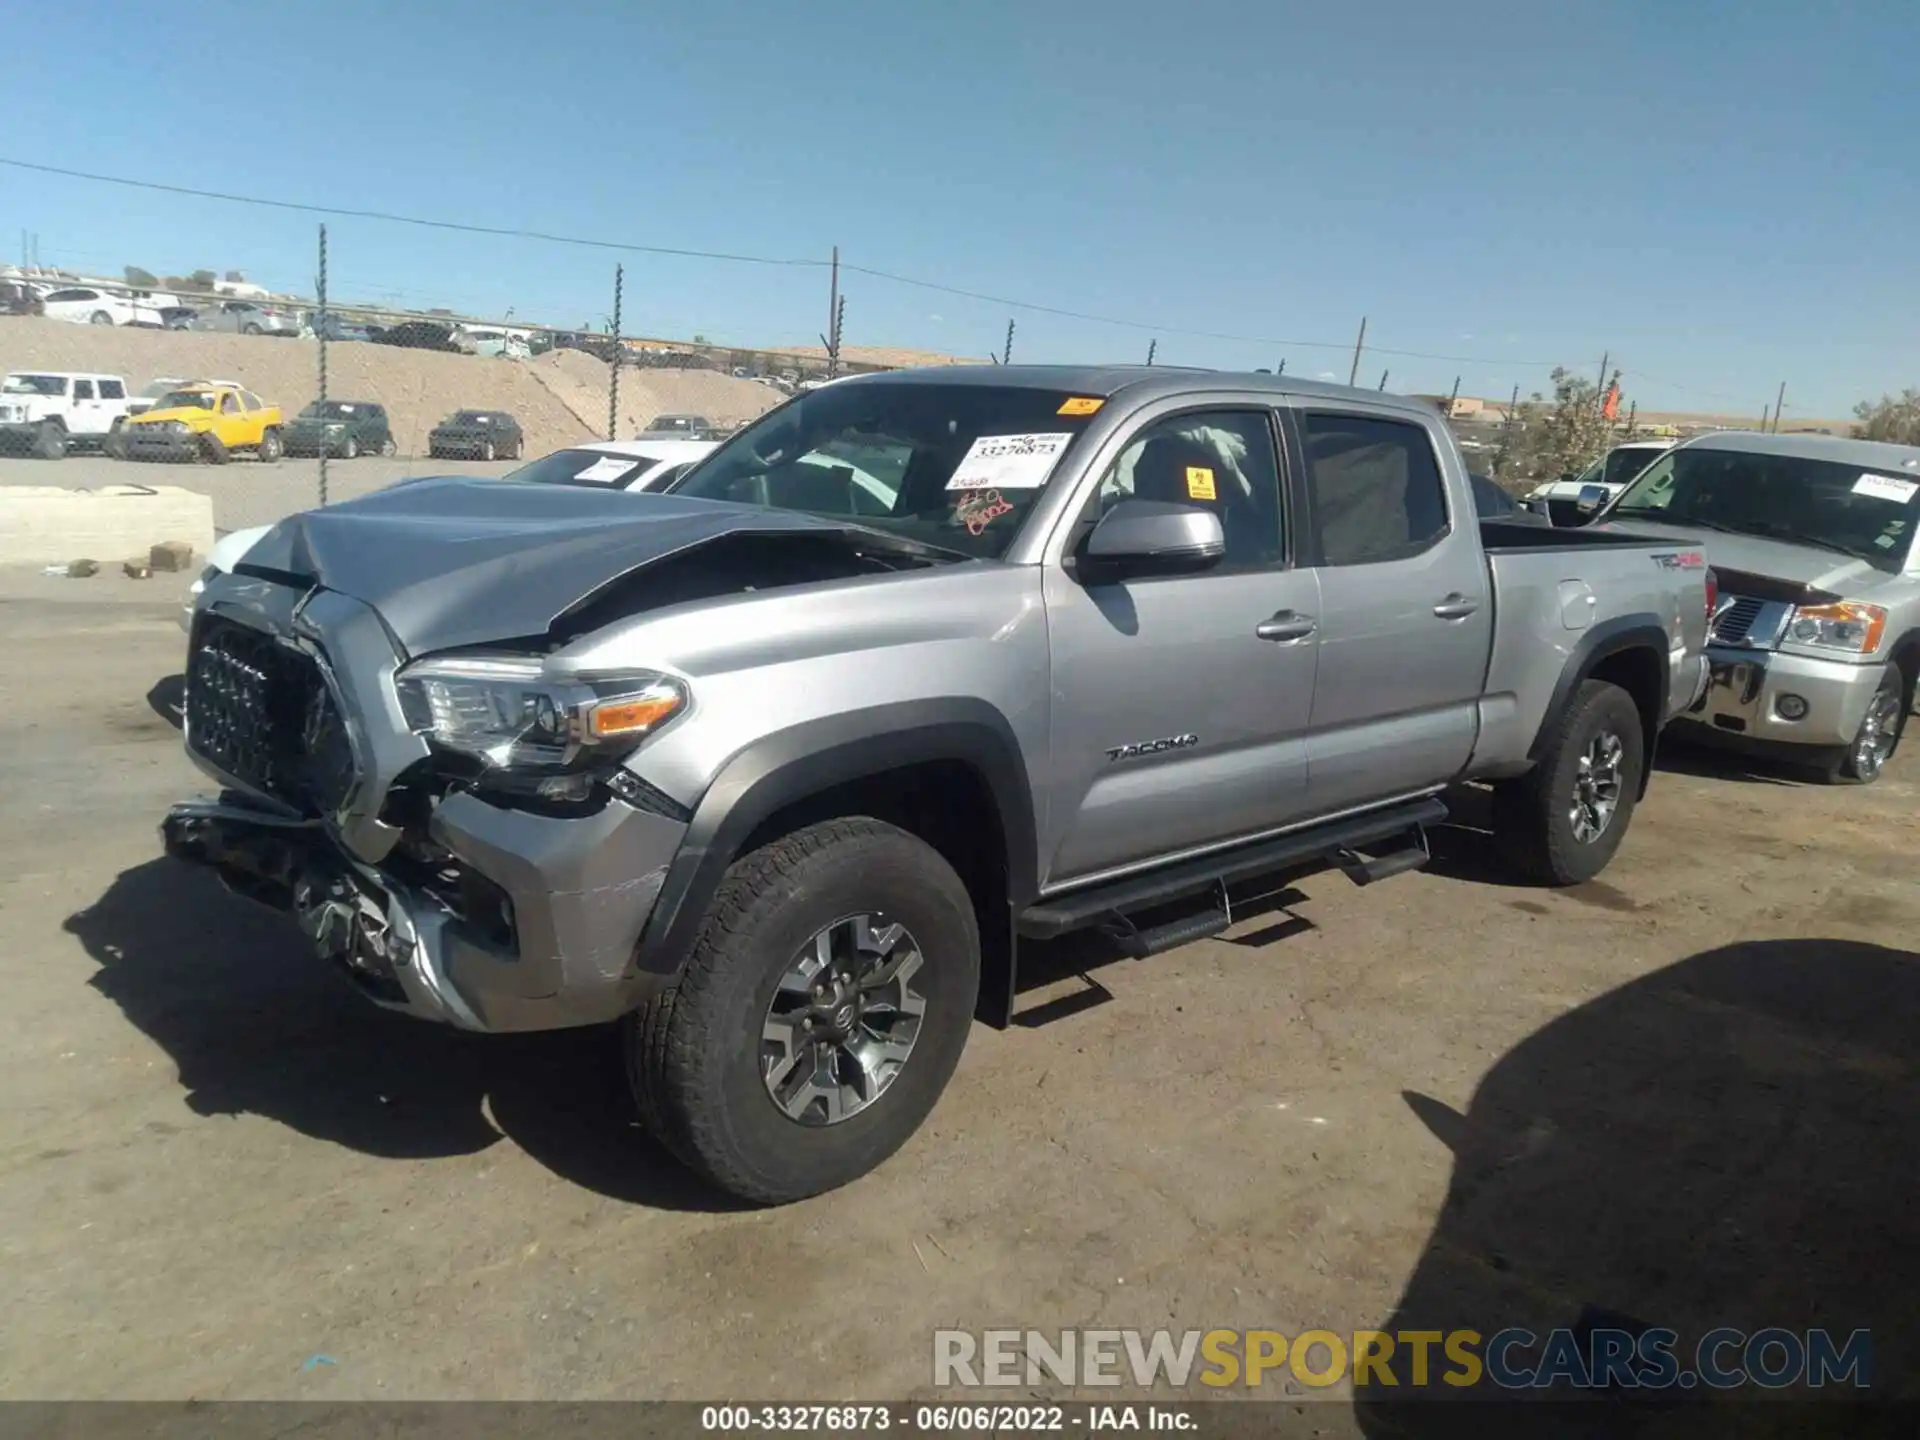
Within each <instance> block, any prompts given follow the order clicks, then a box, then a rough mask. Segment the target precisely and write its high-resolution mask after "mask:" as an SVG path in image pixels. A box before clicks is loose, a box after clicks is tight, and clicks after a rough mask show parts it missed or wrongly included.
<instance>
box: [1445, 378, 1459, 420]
mask: <svg viewBox="0 0 1920 1440" xmlns="http://www.w3.org/2000/svg"><path fill="white" fill-rule="evenodd" d="M1459 403H1460V377H1459V376H1458V375H1456V376H1454V377H1453V393H1452V394H1451V395H1449V396H1447V418H1448V419H1449V420H1451V419H1452V418H1453V407H1454V406H1455V405H1457V404H1459Z"/></svg>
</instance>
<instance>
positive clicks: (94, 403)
mask: <svg viewBox="0 0 1920 1440" xmlns="http://www.w3.org/2000/svg"><path fill="white" fill-rule="evenodd" d="M127 406H128V399H127V382H126V381H125V380H124V379H122V378H121V377H120V376H118V375H84V374H73V373H69V372H65V371H56V370H18V371H14V372H12V373H11V374H9V375H8V376H7V378H6V379H5V380H4V381H0V445H4V446H5V447H6V448H7V449H10V450H22V449H24V450H27V451H30V452H31V453H33V454H35V455H38V456H39V457H40V458H41V459H43V460H58V459H60V458H62V457H63V456H64V455H65V454H66V453H67V450H68V449H69V448H70V447H71V446H74V445H85V446H89V447H93V446H104V445H105V443H106V440H107V436H108V434H109V433H110V432H111V431H112V430H113V428H114V426H115V425H116V424H117V423H118V422H120V421H121V420H124V419H125V418H126V415H127Z"/></svg>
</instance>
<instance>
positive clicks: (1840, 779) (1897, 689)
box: [1819, 665, 1913, 785]
mask: <svg viewBox="0 0 1920 1440" xmlns="http://www.w3.org/2000/svg"><path fill="white" fill-rule="evenodd" d="M1889 690H1891V691H1892V692H1893V693H1894V694H1895V695H1896V696H1898V697H1899V704H1897V705H1896V706H1894V707H1893V711H1892V715H1893V744H1892V746H1891V747H1890V748H1889V749H1888V751H1887V754H1886V759H1885V760H1883V761H1882V762H1881V764H1880V768H1879V769H1876V770H1873V771H1871V773H1869V772H1868V771H1865V770H1862V769H1861V767H1860V765H1859V764H1858V763H1857V761H1856V759H1855V756H1854V750H1855V745H1856V744H1857V743H1858V742H1857V740H1856V742H1855V744H1849V745H1840V746H1836V747H1835V748H1834V749H1832V750H1830V751H1829V752H1827V754H1826V755H1824V756H1823V757H1821V763H1820V766H1819V769H1820V773H1821V776H1822V778H1823V779H1825V781H1826V782H1827V784H1829V785H1871V784H1873V783H1874V781H1876V780H1878V779H1879V778H1880V777H1881V776H1882V775H1884V774H1886V773H1887V771H1886V766H1887V764H1888V762H1890V761H1892V759H1893V757H1894V756H1895V755H1898V754H1899V753H1900V737H1901V736H1902V735H1903V734H1905V733H1906V728H1907V714H1908V712H1909V711H1910V710H1911V709H1912V708H1913V697H1912V695H1911V694H1910V692H1909V690H1908V687H1907V680H1906V676H1905V675H1903V674H1902V673H1901V672H1900V671H1899V670H1897V669H1896V668H1894V667H1893V666H1891V665H1889V666H1888V667H1887V673H1886V674H1884V675H1883V676H1881V677H1880V684H1879V686H1878V688H1877V689H1876V690H1875V692H1874V698H1875V699H1876V700H1878V699H1879V697H1880V695H1881V694H1882V693H1884V692H1886V691H1889ZM1861 723H1862V725H1863V726H1864V725H1865V721H1862V722H1861Z"/></svg>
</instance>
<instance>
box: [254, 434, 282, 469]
mask: <svg viewBox="0 0 1920 1440" xmlns="http://www.w3.org/2000/svg"><path fill="white" fill-rule="evenodd" d="M253 453H254V458H255V459H257V460H260V461H262V462H263V463H265V464H268V465H271V464H273V463H274V462H275V461H276V460H278V459H279V458H280V457H281V456H282V455H284V454H286V453H287V445H286V441H284V440H283V439H281V437H280V432H279V431H278V430H273V429H269V430H267V431H266V433H265V434H263V435H261V437H260V445H259V448H258V449H256V450H255V451H254V452H253Z"/></svg>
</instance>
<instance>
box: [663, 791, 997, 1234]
mask: <svg viewBox="0 0 1920 1440" xmlns="http://www.w3.org/2000/svg"><path fill="white" fill-rule="evenodd" d="M979 986H980V941H979V933H978V929H977V926H976V924H975V920H974V912H973V902H972V900H971V899H970V898H969V896H968V894H967V890H966V887H965V886H964V885H963V884H962V883H961V880H960V877H959V876H958V875H956V874H955V873H954V871H953V869H952V867H951V866H949V865H948V864H947V862H946V861H945V860H944V859H943V858H941V856H940V854H939V852H937V851H936V850H934V849H933V848H932V847H931V846H929V845H928V844H926V843H925V842H924V841H922V840H920V839H919V838H918V837H916V836H913V835H910V834H908V833H907V832H906V831H904V830H899V829H896V828H895V827H893V826H891V825H887V824H883V823H882V822H880V821H878V820H872V819H866V818H851V819H842V820H829V821H825V822H823V823H821V824H818V825H811V826H808V827H807V828H806V829H804V830H799V831H796V832H794V833H793V834H791V835H788V836H785V837H783V838H782V839H779V840H776V841H774V842H773V843H771V844H769V845H767V846H764V847H763V848H761V849H759V850H756V851H754V852H752V853H751V854H748V855H745V856H743V857H741V858H740V859H739V860H737V861H735V862H734V864H733V866H732V867H731V868H730V869H729V870H728V871H727V874H726V877H725V878H724V879H723V880H722V881H721V884H720V887H719V889H718V891H717V892H716V893H715V895H714V899H713V904H712V906H711V908H710V909H709V910H708V912H707V915H706V918H705V921H704V923H703V925H702V928H701V931H700V935H699V938H698V940H697V941H696V942H695V944H694V948H693V953H692V955H691V957H690V958H689V959H688V962H687V965H686V968H685V970H684V971H683V972H682V973H681V976H680V979H679V981H678V983H677V984H676V986H675V987H674V988H673V989H671V990H668V991H666V992H665V993H664V994H662V995H660V996H659V997H657V998H656V999H655V1000H653V1001H652V1002H651V1003H650V1004H648V1005H647V1006H646V1007H645V1008H644V1009H643V1010H641V1011H640V1012H639V1013H638V1014H636V1015H634V1016H632V1017H631V1018H630V1020H629V1022H628V1032H627V1035H628V1047H627V1054H628V1073H629V1075H630V1076H631V1079H632V1083H633V1087H634V1095H635V1098H636V1100H637V1101H638V1104H639V1107H640V1111H641V1114H642V1116H643V1117H644V1119H645V1120H646V1122H647V1125H648V1127H649V1128H650V1129H651V1130H652V1131H653V1132H654V1133H655V1134H656V1135H657V1136H658V1137H659V1138H660V1139H661V1140H662V1141H663V1142H664V1143H665V1144H666V1145H667V1147H668V1148H669V1149H670V1150H672V1151H673V1152H674V1154H676V1155H677V1156H678V1157H679V1158H680V1159H681V1160H682V1161H684V1162H685V1163H686V1164H687V1165H689V1166H691V1167H692V1168H693V1169H694V1170H696V1171H698V1172H699V1173H700V1174H701V1175H703V1176H704V1177H706V1178H707V1179H708V1180H709V1181H711V1182H712V1183H713V1184H715V1185H717V1186H719V1187H720V1188H722V1189H724V1190H727V1191H729V1192H731V1193H733V1194H735V1195H738V1196H741V1197H743V1198H745V1199H748V1200H752V1201H756V1202H758V1203H761V1204H780V1203H784V1202H786V1201H790V1200H798V1199H801V1198H802V1197H804V1196H808V1195H816V1194H819V1193H820V1192H822V1191H826V1190H832V1189H835V1188H837V1187H839V1186H841V1185H845V1184H847V1183H848V1182H849V1181H852V1180H855V1179H857V1178H859V1177H860V1176H862V1175H864V1174H866V1173H867V1172H868V1171H869V1170H872V1169H873V1168H874V1167H875V1166H876V1165H878V1164H880V1163H881V1162H882V1161H883V1160H885V1159H886V1158H887V1157H888V1156H889V1155H891V1154H893V1152H894V1151H896V1150H897V1149H899V1148H900V1146H901V1145H903V1144H905V1143H906V1141H907V1139H908V1138H909V1137H910V1136H911V1135H912V1134H913V1133H914V1131H915V1130H917V1129H919V1127H920V1124H921V1122H922V1121H923V1120H925V1119H926V1117H927V1115H928V1113H929V1112H930V1111H931V1110H932V1109H933V1106H934V1103H935V1102H936V1101H937V1100H938V1099H939V1098H940V1093H941V1091H943V1090H944V1089H945V1088H946V1084H947V1080H948V1079H949V1077H951V1076H952V1074H953V1068H954V1066H955V1065H956V1064H957V1063H958V1062H959V1059H960V1051H961V1048H962V1047H963V1046H964V1045H965V1043H966V1038H967V1032H968V1029H969V1028H970V1026H971V1025H972V1021H973V1007H974V1000H975V997H976V995H977V993H978V991H979Z"/></svg>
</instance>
